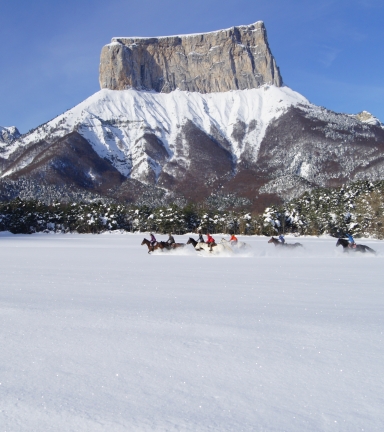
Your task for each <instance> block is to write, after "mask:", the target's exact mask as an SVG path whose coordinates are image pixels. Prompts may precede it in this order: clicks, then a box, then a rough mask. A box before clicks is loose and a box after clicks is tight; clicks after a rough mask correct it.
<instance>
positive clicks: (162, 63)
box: [100, 21, 282, 93]
mask: <svg viewBox="0 0 384 432" xmlns="http://www.w3.org/2000/svg"><path fill="white" fill-rule="evenodd" d="M264 84H273V85H276V86H281V85H282V78H281V75H280V72H279V69H278V67H277V66H276V62H275V59H274V58H273V56H272V53H271V50H270V49H269V45H268V40H267V32H266V29H265V26H264V23H263V22H262V21H258V22H256V23H255V24H251V25H247V26H238V27H231V28H229V29H226V30H219V31H216V32H210V33H202V34H192V35H182V36H166V37H157V38H142V37H130V38H123V37H119V38H113V39H112V42H111V43H110V44H108V45H106V46H105V47H104V48H103V49H102V51H101V59H100V87H101V88H108V89H110V90H125V89H127V88H135V89H138V90H155V91H157V92H162V93H169V92H171V91H173V90H176V89H179V90H185V91H194V92H199V93H212V92H226V91H229V90H244V89H250V88H258V87H260V86H262V85H264Z"/></svg>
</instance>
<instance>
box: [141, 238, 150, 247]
mask: <svg viewBox="0 0 384 432" xmlns="http://www.w3.org/2000/svg"><path fill="white" fill-rule="evenodd" d="M147 241H148V240H147V239H146V238H144V239H143V241H142V242H141V246H143V244H146V243H147Z"/></svg>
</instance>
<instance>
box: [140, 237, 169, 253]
mask: <svg viewBox="0 0 384 432" xmlns="http://www.w3.org/2000/svg"><path fill="white" fill-rule="evenodd" d="M144 244H145V245H147V246H148V253H151V252H153V251H155V250H156V249H160V250H161V251H163V249H164V247H165V246H164V242H157V243H155V245H152V244H151V242H150V241H149V240H147V239H146V238H144V239H143V241H142V242H141V246H143V245H144Z"/></svg>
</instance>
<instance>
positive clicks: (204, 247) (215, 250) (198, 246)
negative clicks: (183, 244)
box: [187, 237, 233, 254]
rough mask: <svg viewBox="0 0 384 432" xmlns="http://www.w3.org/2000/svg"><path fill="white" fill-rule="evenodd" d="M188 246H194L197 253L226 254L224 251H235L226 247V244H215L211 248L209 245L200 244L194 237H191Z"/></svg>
mask: <svg viewBox="0 0 384 432" xmlns="http://www.w3.org/2000/svg"><path fill="white" fill-rule="evenodd" d="M187 244H192V246H193V247H194V248H195V249H196V250H197V251H206V252H213V253H214V254H216V253H220V252H224V251H229V252H233V250H232V249H231V248H229V247H228V246H226V245H224V244H216V243H213V244H212V246H211V245H209V244H208V243H198V242H197V241H196V240H195V239H193V238H192V237H189V239H188V241H187Z"/></svg>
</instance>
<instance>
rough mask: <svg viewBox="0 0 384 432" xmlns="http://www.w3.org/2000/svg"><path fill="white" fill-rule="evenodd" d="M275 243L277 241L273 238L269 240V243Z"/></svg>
mask: <svg viewBox="0 0 384 432" xmlns="http://www.w3.org/2000/svg"><path fill="white" fill-rule="evenodd" d="M275 241H276V239H275V238H273V237H271V238H270V239H269V240H268V243H275Z"/></svg>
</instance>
